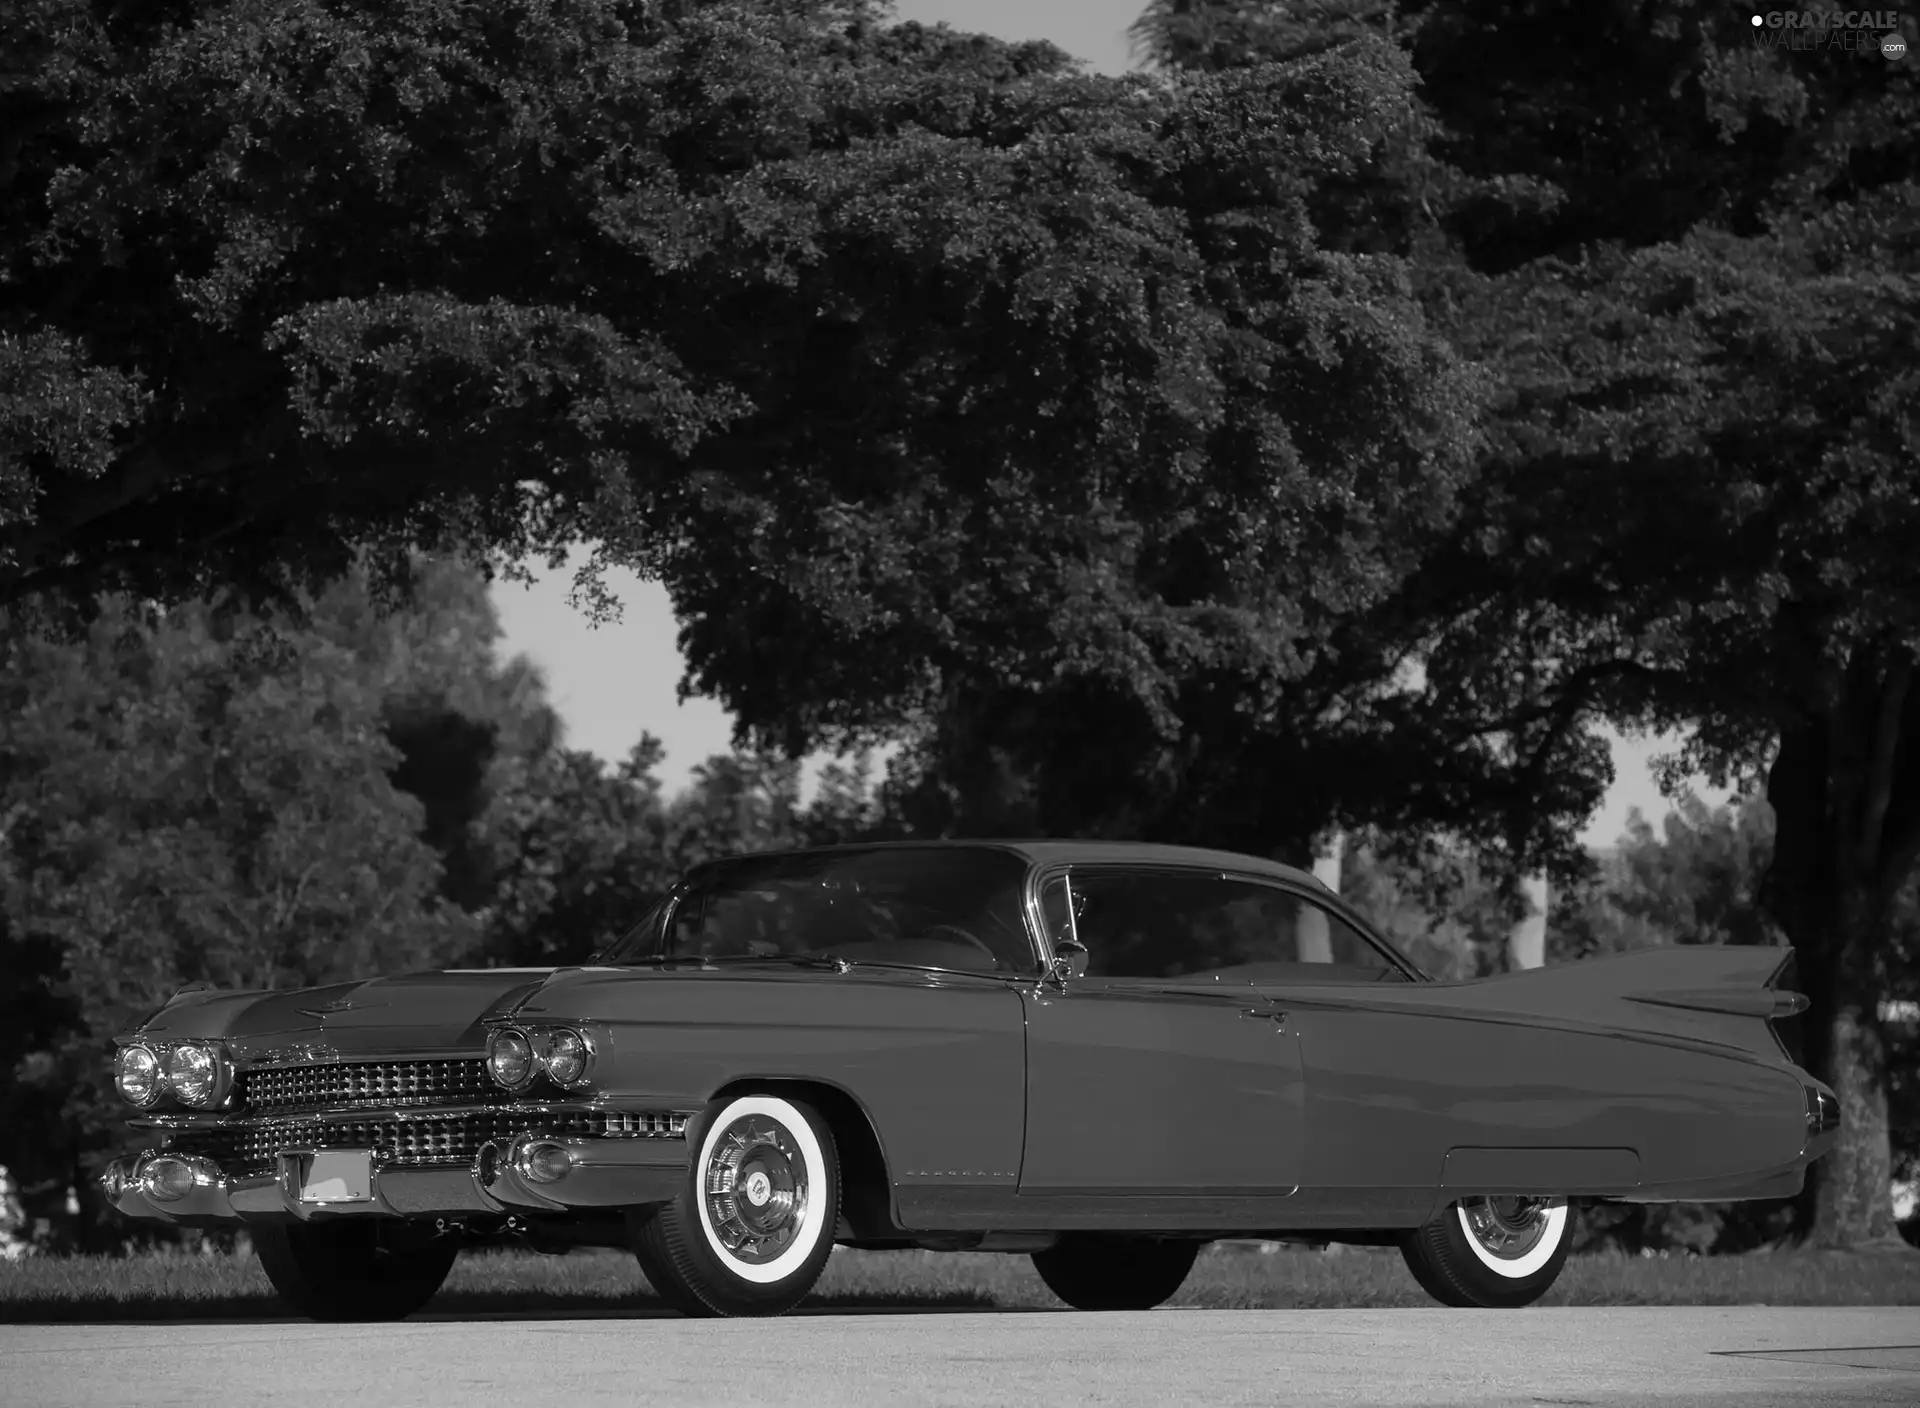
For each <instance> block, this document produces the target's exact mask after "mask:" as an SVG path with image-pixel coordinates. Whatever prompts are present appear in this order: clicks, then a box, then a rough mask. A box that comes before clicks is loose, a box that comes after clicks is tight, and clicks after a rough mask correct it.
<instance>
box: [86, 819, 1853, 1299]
mask: <svg viewBox="0 0 1920 1408" xmlns="http://www.w3.org/2000/svg"><path fill="white" fill-rule="evenodd" d="M1790 962H1791V955H1790V952H1789V951H1786V950H1781V949H1774V948H1757V947H1737V948H1736V947H1725V948H1721V947H1681V948H1663V949H1656V950H1651V951H1645V952H1639V953H1631V954H1625V955H1620V956H1616V957H1609V958H1599V959H1594V960H1590V961H1587V962H1583V963H1577V964H1567V965H1561V966H1556V967H1550V968H1543V969H1532V970H1527V971H1522V972H1516V973H1509V974H1505V975H1501V976H1495V977H1489V978H1483V979H1479V980H1477V981H1470V982H1436V981H1433V980H1431V979H1430V978H1428V977H1427V976H1426V975H1425V974H1423V973H1421V972H1420V971H1419V970H1418V969H1417V968H1415V966H1414V965H1413V964H1411V963H1410V962H1408V961H1407V959H1406V958H1405V957H1403V956H1402V955H1401V954H1400V953H1399V952H1397V951H1396V950H1395V949H1394V947H1393V946H1392V945H1391V944H1389V943H1388V942H1386V941H1385V940H1384V939H1383V938H1381V936H1380V935H1379V934H1377V933H1375V932H1374V931H1373V930H1372V929H1371V928H1370V927H1369V926H1368V924H1367V923H1366V922H1365V921H1364V920H1363V919H1361V918H1360V916H1358V915H1357V914H1356V913H1355V912H1354V911H1353V910H1352V909H1351V908H1349V907H1348V906H1347V905H1345V904H1343V903H1342V902H1341V901H1340V899H1339V898H1338V897H1337V896H1336V895H1334V894H1333V893H1331V892H1330V891H1329V890H1328V889H1327V888H1326V887H1324V886H1322V885H1321V884H1319V883H1318V882H1317V881H1315V880H1314V879H1313V877H1312V876H1310V875H1307V874H1305V873H1302V872H1300V871H1297V870H1292V869H1289V868H1287V867H1285V866H1281V865H1277V864H1274V863H1271V862H1268V861H1264V860H1258V859H1253V858H1250V857H1247V856H1241V855H1234V854H1228V853H1224V852H1213V851H1202V850H1191V849H1185V848H1178V847H1164V846H1150V845H1143V844H1120V843H1094V842H1084V843H1076V842H1059V841H1046V842H984V841H983V842H930V843H899V844H892V845H872V846H854V847H840V848H828V849H819V850H809V851H794V852H786V853H776V854H762V855H752V856H742V857H735V858H732V859H728V860H723V861H717V862H713V863H710V864H707V865H703V866H700V867H698V868H696V869H694V870H692V871H691V872H689V873H688V874H687V875H686V877H685V878H684V879H683V880H682V881H681V883H680V884H678V885H677V886H676V887H675V888H674V889H673V891H672V892H671V893H670V894H669V895H668V896H667V897H666V898H665V899H664V900H663V901H662V902H661V903H660V905H659V906H658V907H657V908H656V909H655V910H654V911H653V912H652V913H651V914H649V915H648V916H646V917H645V918H644V919H642V920H641V921H640V922H639V923H638V924H636V925H635V926H634V927H633V929H632V930H631V931H629V932H628V933H626V934H625V935H624V936H622V937H620V938H619V939H618V940H616V941H614V942H612V943H611V944H610V945H608V946H607V947H606V948H605V949H604V950H603V951H602V952H601V953H599V954H598V955H597V956H596V957H595V958H594V959H593V961H591V962H589V963H587V964H584V965H582V966H579V967H565V968H554V969H537V970H536V969H497V968H496V969H474V970H455V971H446V972H430V973H413V974H408V975H405V976H400V977H390V978H379V979H374V980H371V981H366V982H355V983H344V984H339V985H336V986H331V987H324V988H315V989H308V990H305V991H299V992H278V991H273V992H215V991H190V992H184V993H181V994H180V995H178V996H176V997H175V998H174V999H173V1000H172V1001H170V1002H168V1003H167V1004H166V1005H165V1006H164V1007H162V1008H161V1009H160V1010H159V1011H157V1012H155V1013H154V1014H153V1015H152V1016H151V1017H149V1018H148V1019H147V1020H146V1021H145V1022H144V1023H142V1024H141V1025H140V1026H139V1027H138V1028H137V1029H136V1030H133V1031H131V1032H128V1033H127V1034H125V1036H124V1037H123V1038H122V1039H121V1041H120V1044H119V1050H118V1055H117V1058H116V1065H115V1077H116V1084H117V1086H118V1089H119V1091H120V1093H121V1095H122V1096H124V1097H125V1098H126V1099H127V1100H128V1101H129V1102H131V1103H132V1104H133V1105H134V1106H136V1107H138V1113H137V1114H136V1115H135V1116H134V1117H133V1119H132V1121H131V1123H132V1125H133V1126H134V1127H135V1128H136V1129H137V1130H139V1131H141V1132H142V1134H143V1140H142V1142H143V1143H145V1144H146V1145H147V1147H145V1148H144V1149H142V1151H141V1152H139V1153H138V1154H136V1155H132V1156H130V1157H126V1158H122V1159H120V1160H118V1161H116V1162H115V1163H114V1164H112V1166H111V1167H109V1168H108V1169H107V1171H106V1172H105V1174H104V1175H103V1181H104V1184H105V1188H106V1192H107V1196H108V1197H109V1199H110V1200H111V1201H112V1202H113V1203H114V1204H115V1205H116V1206H117V1207H118V1208H119V1210H120V1211H121V1212H122V1213H123V1214H125V1215H127V1216H130V1217H134V1218H144V1219H149V1220H152V1221H155V1222H160V1223H173V1224H180V1225H184V1226H191V1227H235V1226H245V1227H246V1228H247V1229H248V1231H249V1232H250V1233H251V1236H252V1240H253V1243H254V1246H255V1247H256V1249H257V1250H258V1253H259V1256H260V1259H261V1262H262V1263H263V1265H264V1267H265V1269H266V1272H267V1274H268V1276H269V1277H270V1278H271V1279H272V1281H273V1284H274V1286H275V1287H276V1288H277V1290H278V1291H279V1292H280V1294H281V1295H282V1297H283V1298H284V1299H285V1300H286V1301H287V1302H288V1303H289V1304H290V1305H291V1306H292V1307H293V1308H294V1309H295V1310H297V1311H298V1312H300V1313H302V1314H304V1315H308V1316H312V1317H315V1318H319V1319H330V1320H350V1319H389V1318H396V1317H400V1316H405V1315H408V1314H411V1313H413V1312H414V1311H416V1310H419V1309H420V1308H421V1307H423V1306H424V1305H425V1304H426V1303H427V1302H428V1301H429V1300H430V1299H431V1298H432V1296H433V1295H434V1293H435V1291H436V1290H437V1289H438V1288H439V1287H440V1285H441V1283H442V1281H443V1280H444V1279H445V1277H446V1274H447V1271H448V1268H449V1267H450V1266H451V1264H452V1262H453V1259H454V1257H455V1255H456V1254H457V1253H458V1251H459V1250H460V1248H462V1247H464V1246H473V1245H485V1244H488V1243H498V1242H500V1241H502V1240H508V1241H512V1240H519V1241H521V1242H524V1243H527V1244H531V1245H534V1246H538V1247H542V1248H546V1249H564V1248H567V1247H573V1246H618V1247H627V1248H631V1249H632V1251H633V1252H634V1254H635V1255H636V1256H637V1258H638V1260H639V1264H640V1267H641V1269H642V1270H643V1271H644V1273H645V1275H646V1277H647V1279H648V1280H649V1281H650V1282H651V1283H652V1285H653V1287H654V1288H655V1290H656V1291H657V1292H658V1293H659V1294H660V1296H661V1297H662V1298H663V1299H664V1300H665V1301H666V1302H667V1303H668V1304H670V1305H671V1306H673V1307H676V1308H677V1309H679V1310H681V1311H683V1312H685V1313H687V1314H689V1315H771V1314H779V1313H781V1312H783V1311H786V1310H788V1309H790V1308H792V1307H793V1306H794V1305H795V1304H797V1303H798V1302H799V1301H800V1300H801V1299H802V1298H803V1297H804V1296H805V1295H806V1294H807V1292H808V1290H809V1289H810V1288H811V1287H812V1286H813V1284H814V1282H815V1280H816V1279H817V1278H818V1277H819V1275H820V1272H821V1269H822V1267H823V1266H824V1265H825V1263H826V1260H827V1257H828V1256H829V1254H830V1253H831V1251H832V1249H833V1247H834V1246H835V1245H836V1244H838V1245H845V1246H854V1247H869V1248H914V1247H919V1248H936V1249H948V1250H958V1249H967V1248H978V1249H985V1250H1000V1251H1007V1252H1018V1253H1025V1254H1030V1255H1031V1256H1032V1258H1033V1261H1034V1264H1035V1265H1036V1267H1037V1268H1038V1270H1039V1272H1040V1275H1041V1276H1042V1277H1043V1278H1044V1280H1045V1282H1046V1284H1047V1285H1048V1286H1049V1287H1050V1288H1051V1289H1052V1290H1053V1291H1054V1292H1055V1293H1056V1294H1057V1295H1059V1296H1060V1298H1061V1299H1062V1300H1064V1301H1066V1302H1067V1303H1068V1304H1069V1305H1072V1306H1076V1307H1079V1308H1082V1309H1086V1310H1105V1309H1145V1308H1148V1307H1151V1306H1154V1305H1158V1304H1159V1303H1161V1302H1162V1301H1164V1300H1166V1299H1167V1298H1168V1297H1169V1296H1171V1295H1173V1294H1174V1293H1175V1292H1176V1291H1177V1290H1178V1289H1179V1287H1180V1285H1181V1283H1182V1281H1183V1280H1184V1278H1185V1277H1186V1275H1187V1274H1188V1271H1189V1270H1190V1269H1191V1267H1192V1265H1193V1262H1194V1257H1195V1254H1196V1253H1197V1252H1198V1251H1199V1249H1200V1248H1201V1247H1202V1246H1203V1245H1205V1244H1206V1243H1207V1242H1208V1241H1210V1240H1215V1239H1221V1238H1248V1237H1258V1238H1273V1239H1283V1238H1304V1239H1310V1240H1319V1241H1329V1242H1348V1243H1362V1244H1375V1245H1391V1244H1397V1245H1398V1246H1399V1247H1400V1248H1401V1250H1402V1252H1403V1254H1404V1256H1405V1259H1406V1262H1407V1265H1408V1266H1409V1268H1410V1269H1411V1270H1412V1273H1413V1275H1414V1276H1415V1277H1416V1278H1417V1279H1418V1280H1419V1282H1420V1284H1421V1285H1422V1286H1424V1287H1425V1288H1426V1289H1427V1291H1429V1292H1430V1293H1431V1294H1432V1295H1433V1296H1434V1297H1436V1298H1437V1299H1438V1300H1440V1301H1442V1302H1445V1303H1447V1304H1450V1305H1459V1306H1519V1305H1525V1304H1528V1303H1530V1302H1532V1301H1534V1300H1536V1299H1538V1298H1539V1297H1540V1296H1541V1295H1542V1294H1543V1293H1544V1292H1545V1291H1546V1290H1547V1288H1548V1287H1549V1286H1550V1285H1552V1283H1553V1281H1554V1278H1555V1277H1556V1276H1557V1275H1558V1274H1559V1272H1560V1269H1561V1266H1562V1265H1563V1264H1564V1262H1565V1260H1566V1256H1567V1249H1568V1243H1569V1237H1570V1228H1569V1226H1568V1205H1569V1201H1570V1200H1579V1199H1622V1200H1627V1201H1637V1202H1666V1201H1676V1200H1694V1199H1710V1200H1723V1199H1742V1198H1776V1197H1781V1196H1785V1195H1789V1194H1792V1193H1794V1192H1796V1191H1798V1190H1799V1188H1800V1186H1801V1182H1802V1180H1803V1178H1804V1176H1805V1173H1806V1169H1807V1166H1808V1164H1810V1163H1811V1162H1812V1161H1813V1160H1815V1159H1817V1158H1819V1157H1820V1156H1821V1154H1822V1153H1824V1152H1825V1151H1826V1150H1827V1149H1828V1148H1829V1147H1830V1146H1831V1145H1832V1143H1833V1141H1834V1139H1835V1137H1836V1130H1837V1128H1838V1125H1839V1117H1838V1111H1837V1106H1836V1103H1835V1100H1834V1097H1833V1093H1832V1092H1831V1091H1830V1090H1829V1089H1827V1087H1825V1086H1824V1085H1822V1084H1821V1083H1820V1082H1818V1081H1816V1080H1814V1079H1813V1078H1812V1077H1810V1076H1809V1075H1808V1074H1807V1073H1806V1072H1805V1071H1803V1070H1801V1069H1799V1068H1798V1067H1797V1066H1796V1065H1795V1064H1794V1061H1793V1059H1792V1057H1791V1055H1790V1052H1789V1049H1788V1046H1787V1041H1786V1040H1784V1039H1783V1037H1785V1038H1787V1039H1790V1032H1788V1031H1787V1029H1788V1028H1789V1027H1790V1025H1791V1019H1792V1018H1793V1017H1794V1016H1795V1014H1797V1013H1798V1012H1799V1011H1800V1010H1802V1009H1803V1008H1804V1007H1805V1005H1806V1001H1805V999H1804V998H1802V997H1801V996H1799V995H1798V994H1796V993H1794V992H1792V991H1790V990H1788V988H1787V986H1786V985H1787V984H1788V983H1789V982H1790V981H1791V979H1790V976H1789V974H1790V971H1791V970H1790Z"/></svg>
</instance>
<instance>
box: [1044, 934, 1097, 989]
mask: <svg viewBox="0 0 1920 1408" xmlns="http://www.w3.org/2000/svg"><path fill="white" fill-rule="evenodd" d="M1088 957H1089V955H1088V952H1087V946H1086V945H1085V944H1083V943H1081V942H1080V941H1079V940H1078V939H1055V940H1054V941H1053V970H1052V971H1053V976H1054V980H1055V981H1056V982H1062V983H1064V982H1065V981H1066V980H1067V979H1068V978H1078V977H1082V976H1084V975H1085V973H1086V971H1087V958H1088Z"/></svg>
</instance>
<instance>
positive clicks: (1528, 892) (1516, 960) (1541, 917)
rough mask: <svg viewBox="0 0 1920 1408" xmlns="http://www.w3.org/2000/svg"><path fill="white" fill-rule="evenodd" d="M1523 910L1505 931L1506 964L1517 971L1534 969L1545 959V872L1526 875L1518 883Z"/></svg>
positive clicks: (1546, 893) (1547, 895) (1546, 898)
mask: <svg viewBox="0 0 1920 1408" xmlns="http://www.w3.org/2000/svg"><path fill="white" fill-rule="evenodd" d="M1520 893H1521V894H1523V895H1525V896H1526V900H1527V913H1526V916H1525V917H1524V918H1523V919H1521V921H1520V922H1519V923H1518V924H1516V925H1514V926H1513V928H1512V930H1511V931H1510V932H1509V933H1508V934H1507V967H1508V968H1509V969H1512V970H1515V971H1518V970H1519V969H1522V968H1538V967H1539V966H1540V965H1541V964H1543V963H1545V962H1546V961H1547V905H1548V902H1549V899H1550V898H1551V897H1550V895H1549V894H1548V891H1547V877H1546V876H1545V875H1529V876H1527V877H1526V878H1524V879H1523V880H1521V882H1520Z"/></svg>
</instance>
